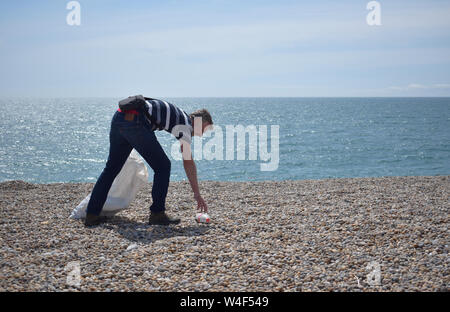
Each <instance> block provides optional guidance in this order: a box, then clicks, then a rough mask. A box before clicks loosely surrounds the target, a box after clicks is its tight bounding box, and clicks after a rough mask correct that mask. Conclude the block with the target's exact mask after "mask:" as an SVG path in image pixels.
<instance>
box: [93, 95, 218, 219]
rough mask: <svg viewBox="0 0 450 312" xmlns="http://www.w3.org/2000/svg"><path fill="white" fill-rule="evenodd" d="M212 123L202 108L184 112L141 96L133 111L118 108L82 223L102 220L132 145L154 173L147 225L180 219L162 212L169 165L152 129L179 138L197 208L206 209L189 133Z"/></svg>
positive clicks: (202, 129) (193, 133)
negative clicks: (137, 106)
mask: <svg viewBox="0 0 450 312" xmlns="http://www.w3.org/2000/svg"><path fill="white" fill-rule="evenodd" d="M142 98H143V97H142ZM143 99H144V98H143ZM212 125H213V122H212V118H211V115H210V114H209V112H208V111H207V110H206V109H201V110H198V111H195V112H193V113H192V114H190V115H188V114H187V113H186V112H184V111H183V110H181V109H179V108H178V107H176V106H175V105H173V104H171V103H168V102H166V101H162V100H157V99H150V98H145V105H144V106H143V107H139V108H137V109H133V110H126V111H125V110H121V109H120V108H119V109H118V110H117V111H116V113H115V114H114V117H113V119H112V121H111V130H110V134H109V141H110V148H109V156H108V161H107V162H106V166H105V168H104V169H103V172H102V173H101V175H100V177H99V178H98V180H97V183H96V184H95V186H94V189H93V190H92V194H91V198H90V201H89V204H88V207H87V211H86V212H87V214H86V219H85V225H86V226H92V225H97V224H99V223H101V222H103V221H104V218H102V217H100V216H99V215H100V213H101V210H102V208H103V205H104V204H105V201H106V197H107V195H108V192H109V189H110V188H111V185H112V183H113V181H114V179H115V177H116V176H117V175H118V174H119V172H120V170H121V169H122V167H123V165H124V164H125V161H126V160H127V158H128V156H129V155H130V153H131V150H132V149H133V148H134V149H136V151H137V152H138V153H139V154H141V156H142V157H143V158H144V159H145V161H146V162H147V163H148V164H149V165H150V167H151V168H152V169H153V171H154V172H155V175H154V177H153V188H152V199H153V203H152V205H151V206H150V218H149V224H161V225H168V224H178V223H179V222H180V219H175V218H171V217H169V216H168V215H167V214H166V213H165V210H166V206H165V203H166V196H167V190H168V187H169V178H170V167H171V164H170V160H169V158H168V157H167V155H166V153H165V152H164V150H163V149H162V147H161V145H160V144H159V142H158V140H157V138H156V136H155V133H154V130H166V131H168V132H170V133H172V134H173V135H174V136H175V137H176V138H177V139H178V140H179V141H180V145H181V152H182V155H183V166H184V170H185V171H186V175H187V177H188V179H189V183H190V185H191V188H192V191H193V192H194V198H195V200H196V201H197V207H198V209H199V210H200V211H201V212H207V211H208V206H207V205H206V203H205V201H204V200H203V198H202V196H201V195H200V190H199V187H198V181H197V168H196V166H195V163H194V160H193V158H192V153H191V149H190V144H191V137H192V135H197V136H202V135H203V133H204V132H205V131H206V130H207V128H209V127H210V126H212ZM194 130H195V131H194Z"/></svg>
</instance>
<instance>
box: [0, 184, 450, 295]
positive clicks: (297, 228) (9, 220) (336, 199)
mask: <svg viewBox="0 0 450 312" xmlns="http://www.w3.org/2000/svg"><path fill="white" fill-rule="evenodd" d="M151 187H152V184H151V183H148V184H146V185H145V186H144V187H143V188H142V189H141V190H140V191H139V193H138V195H137V197H136V199H135V200H134V201H133V202H132V204H131V205H130V207H129V208H128V209H126V210H124V211H121V212H120V213H118V214H117V215H115V216H114V217H109V218H108V219H107V222H106V223H104V224H101V225H99V226H97V227H92V228H86V227H85V226H84V225H83V222H82V220H73V219H70V218H69V215H70V213H71V212H72V210H73V209H74V208H75V207H76V206H77V205H78V204H79V203H80V202H81V201H82V200H83V199H84V198H85V197H86V196H87V195H88V194H89V193H90V192H91V190H92V188H93V184H92V183H55V184H31V183H27V182H24V181H8V182H3V183H0V214H1V217H0V222H1V226H0V233H1V234H0V239H1V247H0V248H1V249H0V291H14V292H15V291H83V292H84V291H106V292H109V291H163V292H165V291H225V292H228V291H283V292H298V291H355V292H358V291H364V292H365V291H427V292H428V291H431V292H435V291H449V290H450V270H449V265H450V258H449V244H450V240H449V237H450V236H449V228H448V227H449V212H450V197H449V194H450V176H430V177H381V178H348V179H323V180H296V181H280V182H275V181H270V182H213V181H202V182H200V190H201V193H202V195H203V197H204V198H205V200H206V202H207V204H208V206H209V215H210V217H211V223H210V224H199V223H197V222H196V221H195V220H194V217H195V214H196V208H195V201H194V199H193V195H192V192H191V189H190V186H189V183H188V182H171V184H170V188H169V194H168V198H167V213H168V214H169V215H171V216H176V217H180V218H181V223H180V224H178V225H175V226H174V225H171V226H150V225H148V223H147V222H148V217H149V210H148V207H149V206H150V204H151ZM78 273H79V274H78Z"/></svg>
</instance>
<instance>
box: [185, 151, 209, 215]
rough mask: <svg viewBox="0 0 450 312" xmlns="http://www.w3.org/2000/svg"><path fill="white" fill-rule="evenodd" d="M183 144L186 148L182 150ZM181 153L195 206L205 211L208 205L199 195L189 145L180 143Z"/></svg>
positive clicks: (195, 168)
mask: <svg viewBox="0 0 450 312" xmlns="http://www.w3.org/2000/svg"><path fill="white" fill-rule="evenodd" d="M183 146H186V148H185V149H184V150H183ZM181 154H182V155H183V167H184V171H185V172H186V176H187V177H188V180H189V183H190V184H191V188H192V191H193V192H194V198H195V200H196V201H197V208H198V209H199V210H200V212H207V211H208V206H207V205H206V203H205V201H204V200H203V198H202V196H201V195H200V190H199V187H198V180H197V167H196V166H195V162H194V159H193V158H192V153H191V150H190V145H188V144H183V143H182V144H181Z"/></svg>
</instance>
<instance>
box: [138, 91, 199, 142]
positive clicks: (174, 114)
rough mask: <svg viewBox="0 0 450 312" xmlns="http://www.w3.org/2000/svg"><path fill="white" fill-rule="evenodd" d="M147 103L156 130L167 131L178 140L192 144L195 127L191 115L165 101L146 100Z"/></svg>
mask: <svg viewBox="0 0 450 312" xmlns="http://www.w3.org/2000/svg"><path fill="white" fill-rule="evenodd" d="M145 102H146V103H147V106H148V107H147V109H148V113H149V114H150V116H151V119H152V123H153V128H154V130H166V131H167V132H169V133H172V134H173V135H174V136H175V137H176V138H177V139H178V140H180V139H182V140H184V141H185V142H187V143H189V144H191V142H192V139H191V133H192V131H193V127H192V122H191V118H190V117H189V114H187V113H186V112H185V111H183V110H181V109H179V108H178V107H176V106H175V105H173V104H172V103H169V102H166V101H163V100H157V99H149V98H146V99H145Z"/></svg>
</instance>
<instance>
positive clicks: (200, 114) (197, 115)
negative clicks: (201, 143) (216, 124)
mask: <svg viewBox="0 0 450 312" xmlns="http://www.w3.org/2000/svg"><path fill="white" fill-rule="evenodd" d="M189 116H190V117H191V120H192V126H193V128H194V135H197V136H202V135H203V133H204V132H205V131H207V130H210V129H212V125H213V121H212V117H211V114H210V113H209V112H208V111H207V110H206V109H204V108H203V109H199V110H196V111H195V112H193V113H191V114H190V115H189ZM198 122H200V123H201V125H199V124H197V123H198ZM200 126H201V128H200ZM196 129H198V131H196ZM200 129H201V133H196V132H199V131H200Z"/></svg>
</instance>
